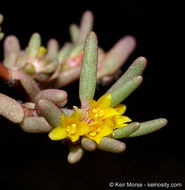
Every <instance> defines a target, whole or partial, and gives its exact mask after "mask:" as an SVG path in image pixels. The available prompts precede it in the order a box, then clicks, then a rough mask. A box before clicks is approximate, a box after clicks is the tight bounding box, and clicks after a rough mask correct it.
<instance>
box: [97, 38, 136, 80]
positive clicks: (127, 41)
mask: <svg viewBox="0 0 185 190" xmlns="http://www.w3.org/2000/svg"><path fill="white" fill-rule="evenodd" d="M135 47H136V41H135V38H134V37H133V36H125V37H124V38H122V39H121V40H119V41H118V42H117V43H116V44H115V45H114V47H113V48H112V49H111V50H110V51H109V52H108V53H107V55H106V57H105V58H104V60H103V61H102V63H101V65H100V68H99V69H98V79H99V78H101V77H102V76H104V75H111V74H114V73H115V72H116V71H117V70H118V69H119V68H121V66H122V65H123V64H124V63H125V61H126V60H127V58H128V57H129V55H130V54H131V53H132V52H133V50H134V49H135Z"/></svg>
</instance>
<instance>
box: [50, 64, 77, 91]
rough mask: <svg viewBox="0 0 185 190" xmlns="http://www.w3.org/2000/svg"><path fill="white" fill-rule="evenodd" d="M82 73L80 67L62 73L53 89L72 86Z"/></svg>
mask: <svg viewBox="0 0 185 190" xmlns="http://www.w3.org/2000/svg"><path fill="white" fill-rule="evenodd" d="M80 71H81V68H80V67H79V66H78V67H75V68H73V69H70V70H68V71H64V72H62V73H61V74H60V75H59V76H58V78H56V80H55V82H54V84H53V87H54V88H61V87H64V86H66V85H68V84H70V83H71V82H73V81H75V80H77V79H79V77H80Z"/></svg>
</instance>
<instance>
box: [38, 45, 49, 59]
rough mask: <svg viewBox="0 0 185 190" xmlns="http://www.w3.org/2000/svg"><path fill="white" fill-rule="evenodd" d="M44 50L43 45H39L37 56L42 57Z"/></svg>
mask: <svg viewBox="0 0 185 190" xmlns="http://www.w3.org/2000/svg"><path fill="white" fill-rule="evenodd" d="M46 51H47V49H46V48H45V47H44V46H41V47H40V49H39V51H38V54H37V57H42V56H43V55H44V54H45V53H46Z"/></svg>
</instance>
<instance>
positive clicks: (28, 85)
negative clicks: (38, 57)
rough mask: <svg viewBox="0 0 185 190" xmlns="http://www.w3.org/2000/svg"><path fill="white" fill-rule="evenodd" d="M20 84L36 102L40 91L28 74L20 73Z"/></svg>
mask: <svg viewBox="0 0 185 190" xmlns="http://www.w3.org/2000/svg"><path fill="white" fill-rule="evenodd" d="M19 75H20V82H21V84H22V86H23V88H24V89H25V90H26V92H27V94H28V95H29V96H30V99H31V100H32V101H34V99H35V96H36V95H37V94H38V93H39V92H40V89H39V87H38V85H37V83H36V82H35V81H34V79H33V78H32V77H31V76H30V75H27V74H26V73H23V72H19Z"/></svg>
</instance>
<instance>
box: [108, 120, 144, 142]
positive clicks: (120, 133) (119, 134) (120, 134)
mask: <svg viewBox="0 0 185 190" xmlns="http://www.w3.org/2000/svg"><path fill="white" fill-rule="evenodd" d="M139 127H140V124H139V123H138V122H133V123H130V124H128V125H127V126H125V127H122V128H120V129H116V130H114V132H113V134H112V138H114V139H121V138H125V137H128V136H129V135H130V134H132V133H133V132H134V131H136V130H138V129H139Z"/></svg>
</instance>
